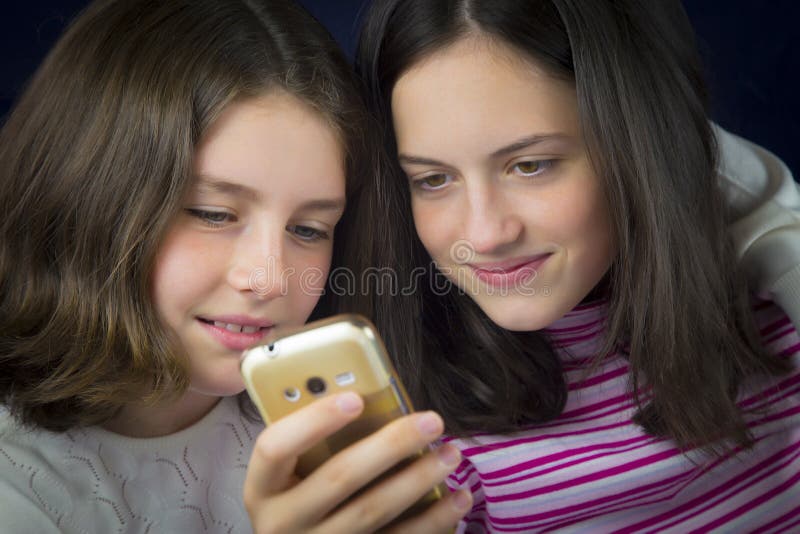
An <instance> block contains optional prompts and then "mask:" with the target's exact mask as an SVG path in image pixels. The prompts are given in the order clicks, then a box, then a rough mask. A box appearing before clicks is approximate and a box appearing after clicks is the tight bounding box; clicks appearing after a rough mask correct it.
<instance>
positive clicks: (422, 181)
mask: <svg viewBox="0 0 800 534" xmlns="http://www.w3.org/2000/svg"><path fill="white" fill-rule="evenodd" d="M438 176H444V177H445V178H447V179H449V181H447V182H446V183H444V184H442V185H440V186H438V187H426V182H427V181H428V180H430V179H431V178H436V177H438ZM452 181H453V177H452V176H451V175H449V174H445V173H443V172H440V173H438V174H429V175H428V176H423V177H422V178H417V179H415V180H412V182H411V185H413V186H414V187H416V188H418V189H422V190H423V191H439V190H440V189H442V188H443V187H445V186H446V185H448V184H449V183H450V182H452Z"/></svg>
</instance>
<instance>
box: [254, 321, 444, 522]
mask: <svg viewBox="0 0 800 534" xmlns="http://www.w3.org/2000/svg"><path fill="white" fill-rule="evenodd" d="M241 371H242V376H243V377H244V383H245V385H246V387H247V392H248V393H249V394H250V398H251V399H252V400H253V402H254V403H255V405H256V406H257V407H258V410H259V412H260V413H261V416H262V417H263V418H264V421H266V423H267V424H270V423H272V422H274V421H277V420H278V419H280V418H282V417H284V416H286V415H289V414H290V413H292V412H294V411H295V410H297V409H299V408H302V407H303V406H306V405H308V404H310V403H312V402H314V401H315V400H317V399H318V398H320V397H324V396H326V395H331V394H336V393H339V392H343V391H348V390H349V391H355V392H356V393H358V394H359V395H361V397H362V398H363V399H364V411H363V412H362V413H361V415H360V416H359V417H358V419H356V420H355V421H353V422H351V423H349V424H348V425H347V426H345V427H344V428H342V429H341V430H339V431H337V432H335V433H334V434H332V435H331V436H330V437H328V439H326V440H324V441H322V442H320V443H319V444H317V445H316V446H315V447H313V448H312V449H311V450H309V451H308V452H307V453H305V454H303V455H302V456H301V457H300V458H299V460H298V463H297V468H296V470H295V471H296V473H297V475H298V476H300V477H305V476H307V475H308V474H309V473H311V472H312V471H313V470H314V469H316V468H317V467H319V466H320V465H321V464H322V463H324V462H325V461H326V460H327V459H328V458H330V457H331V456H333V455H334V454H336V453H337V452H339V451H341V450H342V449H344V448H346V447H347V446H349V445H350V444H352V443H354V442H356V441H358V440H360V439H362V438H365V437H367V436H368V435H370V434H372V433H373V432H375V431H377V430H379V429H380V428H381V427H383V426H384V425H385V424H386V423H388V422H390V421H391V420H393V419H395V418H398V417H401V416H403V415H405V414H408V413H411V412H412V411H413V409H412V407H411V401H410V400H409V398H408V394H407V393H406V391H405V388H404V387H403V385H402V384H401V383H400V379H399V378H398V376H397V373H396V371H395V370H394V366H393V365H392V363H391V361H390V360H389V357H388V354H387V353H386V348H385V347H384V345H383V341H381V338H380V336H379V335H378V332H377V330H376V329H375V327H374V326H373V325H372V323H370V321H368V320H367V319H365V318H364V317H361V316H358V315H337V316H334V317H331V318H328V319H324V320H321V321H315V322H313V323H309V324H307V325H305V326H304V327H302V328H300V329H297V330H295V331H292V332H285V333H278V336H277V337H276V338H274V339H271V340H269V342H268V343H267V344H265V345H261V346H258V347H254V348H251V349H249V350H247V351H245V353H244V354H243V356H242V360H241ZM422 453H423V451H419V452H418V453H417V455H415V456H414V457H411V458H409V459H407V460H405V461H404V462H401V463H400V464H398V465H396V466H395V467H393V468H392V469H390V470H388V471H387V472H385V473H384V474H383V475H381V476H379V477H378V478H377V479H376V480H375V481H373V482H372V484H374V483H376V482H377V481H379V480H381V479H383V478H384V477H387V476H390V475H391V474H392V473H394V472H396V471H398V470H399V469H402V468H403V467H404V466H405V465H408V464H409V463H410V462H412V461H413V460H415V459H416V458H418V457H419V456H421V455H422ZM364 489H366V488H364ZM362 491H363V490H362ZM446 491H447V489H446V488H445V486H444V485H443V484H439V485H438V486H436V487H434V488H433V489H432V490H431V491H430V492H428V494H426V495H425V496H424V497H423V498H422V499H420V500H419V501H418V502H417V503H415V504H414V506H412V507H411V508H410V509H409V510H407V511H406V512H404V513H403V514H402V515H401V516H400V517H399V518H398V519H402V518H405V517H408V516H411V515H415V514H417V513H419V512H421V511H422V510H424V509H425V508H427V507H428V506H429V505H430V504H431V503H432V502H433V501H435V500H436V499H439V498H441V497H442V496H443V495H444V492H446Z"/></svg>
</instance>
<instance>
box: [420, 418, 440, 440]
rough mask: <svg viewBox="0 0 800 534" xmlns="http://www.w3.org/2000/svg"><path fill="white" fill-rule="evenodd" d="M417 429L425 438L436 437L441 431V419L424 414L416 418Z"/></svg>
mask: <svg viewBox="0 0 800 534" xmlns="http://www.w3.org/2000/svg"><path fill="white" fill-rule="evenodd" d="M417 427H418V428H419V429H420V431H421V432H422V433H423V434H424V435H426V436H438V435H439V433H440V432H441V431H442V419H441V418H440V417H439V416H438V415H436V414H435V413H433V412H428V413H424V414H422V415H420V416H419V417H418V418H417Z"/></svg>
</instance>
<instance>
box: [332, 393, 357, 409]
mask: <svg viewBox="0 0 800 534" xmlns="http://www.w3.org/2000/svg"><path fill="white" fill-rule="evenodd" d="M363 405H364V403H363V402H362V401H361V397H359V396H358V395H356V394H355V393H351V392H347V393H342V394H341V395H339V397H338V398H337V399H336V406H338V407H339V410H341V411H342V412H344V413H356V412H358V411H360V410H361V407H362V406H363Z"/></svg>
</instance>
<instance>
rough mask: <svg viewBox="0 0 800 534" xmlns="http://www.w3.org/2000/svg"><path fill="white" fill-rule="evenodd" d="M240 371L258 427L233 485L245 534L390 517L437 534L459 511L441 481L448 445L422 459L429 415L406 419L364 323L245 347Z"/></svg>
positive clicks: (458, 498) (353, 320) (429, 436)
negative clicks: (242, 479) (261, 422)
mask: <svg viewBox="0 0 800 534" xmlns="http://www.w3.org/2000/svg"><path fill="white" fill-rule="evenodd" d="M242 374H243V376H244V378H245V383H246V385H247V388H248V392H249V393H250V395H251V397H252V398H253V400H254V402H255V404H256V406H257V407H258V408H259V410H260V411H261V413H262V416H263V417H264V419H265V420H266V421H267V424H268V426H267V429H266V430H265V431H264V433H263V434H262V436H260V437H259V440H258V443H257V446H256V450H255V451H254V453H253V457H252V459H251V464H250V467H249V468H248V475H247V481H246V483H245V502H246V506H247V509H248V512H249V513H250V516H251V518H252V519H253V522H254V527H256V530H257V531H262V530H260V529H265V530H263V531H267V532H269V531H279V530H282V531H295V530H306V529H312V525H316V526H317V527H318V528H320V529H321V531H325V532H329V531H330V532H336V531H341V532H350V531H354V532H355V531H372V530H375V529H377V528H379V527H381V526H387V525H388V524H389V523H390V521H392V519H393V518H395V517H398V516H400V517H399V520H400V521H402V520H405V522H404V523H403V528H408V527H409V526H410V525H411V526H413V528H414V531H420V532H447V531H449V530H451V529H452V526H453V525H454V524H455V522H457V520H458V519H459V518H460V517H461V516H462V515H463V514H464V512H466V511H467V510H468V509H469V502H470V496H469V495H468V494H461V493H459V494H455V495H449V494H448V492H447V490H446V489H444V488H443V486H442V485H441V481H442V479H443V478H444V477H445V476H446V475H447V474H449V473H450V472H451V471H452V470H453V468H454V467H456V465H457V464H458V462H459V456H458V453H457V451H456V450H455V448H454V447H452V446H450V445H445V446H443V447H441V448H440V449H438V450H437V451H436V452H429V453H424V454H423V452H422V451H423V450H424V449H425V446H426V445H427V444H429V443H430V442H431V441H434V440H435V439H436V438H438V437H439V435H440V434H441V431H442V423H441V419H440V418H439V417H438V416H437V415H436V414H433V413H430V412H428V413H418V414H411V413H410V412H411V405H410V402H409V401H408V397H407V395H406V393H405V391H404V389H403V387H402V385H401V384H400V382H399V380H398V379H397V375H396V373H395V372H394V370H393V368H392V366H391V363H390V362H389V360H388V357H387V356H386V352H385V349H384V348H383V344H382V342H381V341H380V338H379V337H378V335H377V333H376V332H375V329H374V327H372V325H371V324H370V323H369V322H368V321H366V319H363V318H360V317H356V316H339V317H336V318H333V319H328V320H325V321H321V322H318V323H314V324H311V325H307V326H306V327H304V328H303V329H301V330H299V331H295V332H292V333H288V334H284V335H281V336H280V337H279V338H278V339H275V340H273V341H272V342H271V343H270V344H268V345H265V346H263V347H256V348H254V349H250V350H249V351H247V352H246V353H245V355H244V356H243V359H242ZM348 391H349V392H356V393H358V394H359V396H358V397H356V396H354V395H353V394H352V393H346V392H348ZM353 409H354V411H353ZM437 483H438V484H437ZM434 486H435V487H434ZM432 487H433V489H432V490H431V488H432ZM442 495H446V498H445V499H442V500H440V501H438V502H435V501H437V500H438V499H439V498H440V497H441V496H442ZM432 503H433V505H432ZM406 509H408V510H409V511H407V512H405V513H403V511H404V510H406ZM406 518H409V519H407V520H406ZM396 524H397V522H394V523H391V525H396ZM323 526H324V529H323Z"/></svg>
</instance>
